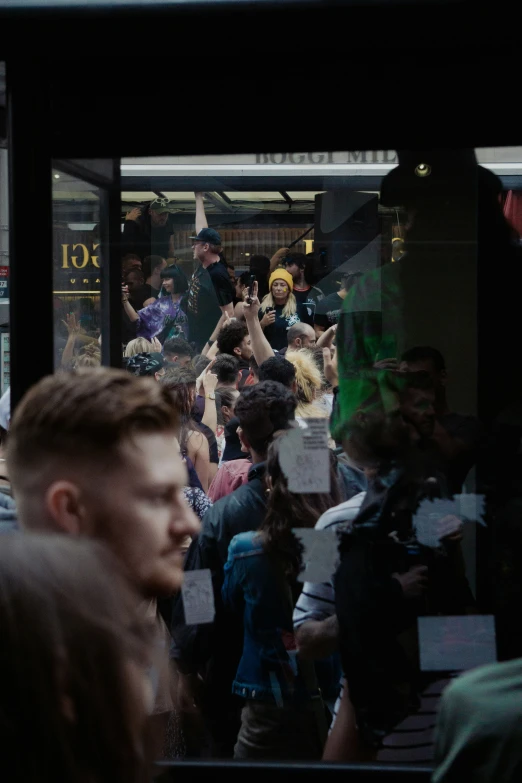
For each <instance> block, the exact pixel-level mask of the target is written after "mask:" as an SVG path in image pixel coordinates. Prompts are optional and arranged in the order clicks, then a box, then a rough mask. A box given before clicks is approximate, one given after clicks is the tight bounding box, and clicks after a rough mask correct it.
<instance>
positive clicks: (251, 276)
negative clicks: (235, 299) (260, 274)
mask: <svg viewBox="0 0 522 783" xmlns="http://www.w3.org/2000/svg"><path fill="white" fill-rule="evenodd" d="M255 282H256V276H255V275H250V285H249V287H248V293H249V294H250V296H247V303H248V304H252V296H251V294H252V291H253V288H254V283H255Z"/></svg>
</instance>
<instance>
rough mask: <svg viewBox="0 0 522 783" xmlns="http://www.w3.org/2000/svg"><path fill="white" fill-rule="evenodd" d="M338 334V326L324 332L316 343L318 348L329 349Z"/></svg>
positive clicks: (335, 325) (334, 325)
mask: <svg viewBox="0 0 522 783" xmlns="http://www.w3.org/2000/svg"><path fill="white" fill-rule="evenodd" d="M336 332H337V324H333V325H332V326H330V327H328V329H327V330H326V331H324V332H322V334H321V336H320V337H319V338H318V340H317V342H316V344H315V345H316V348H329V347H330V346H331V344H332V343H333V341H334V338H335V333H336Z"/></svg>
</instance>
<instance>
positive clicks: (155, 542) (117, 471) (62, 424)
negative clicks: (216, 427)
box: [7, 368, 199, 598]
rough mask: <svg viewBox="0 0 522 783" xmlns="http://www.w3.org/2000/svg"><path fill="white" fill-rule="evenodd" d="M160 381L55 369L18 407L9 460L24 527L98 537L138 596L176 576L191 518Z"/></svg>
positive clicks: (161, 588) (174, 585)
mask: <svg viewBox="0 0 522 783" xmlns="http://www.w3.org/2000/svg"><path fill="white" fill-rule="evenodd" d="M177 426H178V416H177V412H176V409H175V407H174V404H173V401H172V399H171V396H170V394H169V392H168V390H167V389H165V388H164V387H163V386H161V385H160V384H158V383H155V382H154V381H153V380H152V379H149V378H138V377H135V376H132V375H130V374H129V373H126V372H124V371H121V370H113V369H108V368H100V369H95V370H90V371H89V372H79V373H77V374H74V375H72V374H68V373H63V374H57V375H53V376H49V377H47V378H44V379H42V380H41V381H40V382H39V383H37V384H36V385H35V386H34V387H33V388H32V389H30V390H29V391H28V392H27V394H26V395H25V397H24V398H23V400H22V402H21V403H20V405H19V406H18V408H17V409H16V412H15V415H14V417H13V419H12V423H11V428H10V431H9V443H8V452H7V460H8V465H9V471H10V474H9V475H10V478H11V481H12V486H13V490H14V496H15V500H16V503H17V507H18V514H19V519H20V522H21V524H22V526H23V527H24V528H26V529H28V530H31V531H39V532H41V531H48V532H56V533H69V534H72V535H76V536H87V537H89V538H97V539H100V540H102V541H104V542H105V543H106V544H107V545H108V546H109V547H110V548H111V549H112V550H113V551H114V553H115V554H116V555H117V557H119V558H120V560H122V561H123V563H124V565H125V566H126V567H127V569H128V572H129V577H130V578H131V579H132V581H133V582H134V583H135V584H136V586H137V587H138V589H139V590H140V591H141V593H142V594H143V595H144V597H149V598H152V597H157V596H168V595H171V594H172V593H173V592H175V591H177V590H179V588H180V586H181V583H182V581H183V561H182V556H181V551H180V545H181V543H182V541H183V540H184V539H185V537H186V536H187V535H190V536H191V537H192V536H194V535H196V534H197V532H198V530H199V522H198V521H197V519H196V517H195V516H194V514H193V513H192V512H191V511H190V510H189V508H188V506H187V505H186V503H185V500H184V497H183V487H184V485H185V484H186V468H185V466H184V464H183V462H182V461H181V458H180V455H179V447H178V445H177V441H176V431H177Z"/></svg>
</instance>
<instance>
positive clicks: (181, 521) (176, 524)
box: [170, 498, 201, 538]
mask: <svg viewBox="0 0 522 783" xmlns="http://www.w3.org/2000/svg"><path fill="white" fill-rule="evenodd" d="M200 530H201V523H200V521H199V519H198V518H197V516H196V515H195V514H194V512H193V511H192V509H191V508H190V506H189V505H188V503H187V501H186V500H185V498H182V502H181V503H180V504H179V505H177V504H176V506H175V507H174V508H173V513H172V517H171V522H170V532H171V535H173V536H175V537H176V538H178V537H180V538H185V536H190V537H191V538H194V536H197V535H198V533H199V531H200Z"/></svg>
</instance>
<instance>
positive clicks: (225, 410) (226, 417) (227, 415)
mask: <svg viewBox="0 0 522 783" xmlns="http://www.w3.org/2000/svg"><path fill="white" fill-rule="evenodd" d="M221 415H222V416H223V421H224V422H225V424H227V423H228V422H229V421H230V419H231V418H232V411H231V410H230V408H229V407H228V405H222V406H221Z"/></svg>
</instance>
